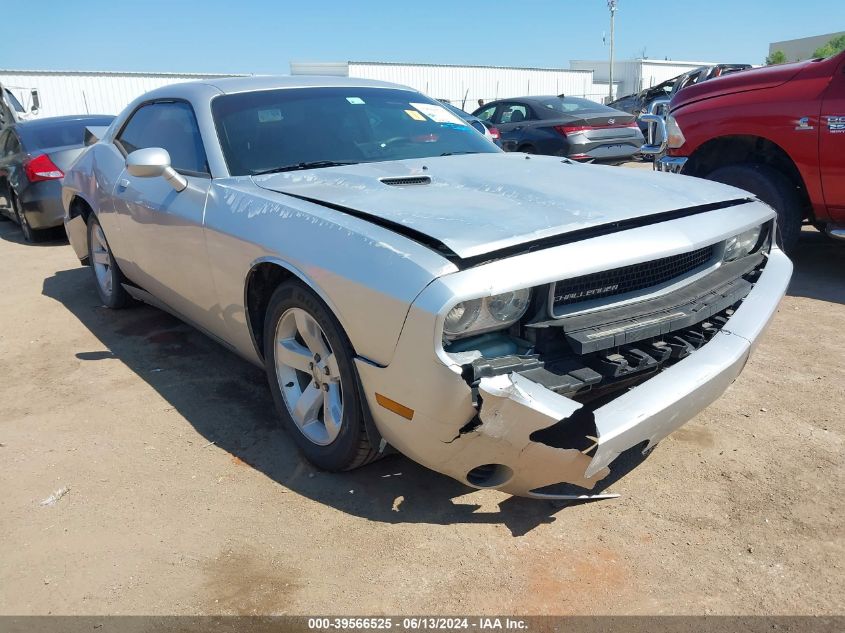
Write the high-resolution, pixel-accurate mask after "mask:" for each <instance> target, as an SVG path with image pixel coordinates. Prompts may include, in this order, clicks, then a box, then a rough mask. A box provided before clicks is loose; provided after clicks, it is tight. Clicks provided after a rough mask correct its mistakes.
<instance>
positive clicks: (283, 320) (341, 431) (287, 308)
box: [264, 281, 376, 471]
mask: <svg viewBox="0 0 845 633" xmlns="http://www.w3.org/2000/svg"><path fill="white" fill-rule="evenodd" d="M353 358H354V351H353V349H352V345H351V344H350V343H349V340H348V339H347V337H346V334H345V333H344V332H343V329H342V328H341V327H340V324H339V323H338V322H337V319H335V317H334V315H333V314H332V313H331V312H330V311H329V309H328V308H327V307H326V305H325V304H324V303H323V301H322V300H321V299H320V298H319V297H318V296H317V295H316V294H315V293H314V292H313V291H311V290H310V289H309V288H307V287H306V286H304V285H303V284H301V283H299V282H296V281H290V282H285V283H283V284H281V285H280V286H279V287H278V288H277V289H276V291H275V292H274V293H273V297H272V298H271V299H270V305H269V307H268V308H267V318H266V319H265V326H264V364H265V369H266V371H267V378H268V380H269V382H270V391H271V392H272V393H273V400H274V401H275V403H276V408H277V409H278V411H279V415H280V417H281V419H282V423H283V425H284V427H285V428H286V429H287V431H288V433H289V434H290V436H291V437H292V438H293V440H294V441H295V442H296V444H297V445H298V446H299V448H300V450H301V451H302V452H303V453H304V454H305V457H307V458H308V460H309V461H310V462H312V463H313V464H315V465H316V466H318V467H320V468H322V469H325V470H332V471H338V470H351V469H353V468H356V467H358V466H362V465H363V464H366V463H367V462H369V461H372V460H373V459H374V458H375V457H376V451H375V450H374V448H373V447H372V446H371V445H370V442H369V439H368V436H367V432H366V428H365V424H364V413H363V406H362V402H361V396H360V391H359V389H358V377H357V373H356V371H355V366H354V365H353Z"/></svg>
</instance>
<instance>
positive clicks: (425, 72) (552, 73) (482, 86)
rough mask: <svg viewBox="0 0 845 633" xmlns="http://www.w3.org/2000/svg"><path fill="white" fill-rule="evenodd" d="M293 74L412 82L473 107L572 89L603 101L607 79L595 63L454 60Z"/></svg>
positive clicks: (324, 67)
mask: <svg viewBox="0 0 845 633" xmlns="http://www.w3.org/2000/svg"><path fill="white" fill-rule="evenodd" d="M290 73H291V75H330V76H341V77H358V78H361V79H377V80H381V81H389V82H392V83H397V84H401V85H403V86H409V87H411V88H414V89H416V90H419V91H420V92H422V93H424V94H427V95H428V96H430V97H433V98H435V99H444V100H446V101H449V102H450V103H452V104H454V105H456V106H458V107H464V108H465V109H466V110H468V111H472V110H474V109H475V108H476V107H477V106H478V100H479V99H481V100H483V101H485V102H487V101H493V100H495V99H502V98H507V97H518V96H528V95H558V94H567V95H570V96H573V97H585V98H587V99H592V100H594V101H602V100H604V98H605V97H606V96H607V84H606V83H605V84H603V85H596V84H595V83H594V82H593V71H592V70H591V69H583V70H581V69H579V70H572V69H567V68H518V67H503V66H453V65H449V64H400V63H387V62H354V61H349V62H291V64H290Z"/></svg>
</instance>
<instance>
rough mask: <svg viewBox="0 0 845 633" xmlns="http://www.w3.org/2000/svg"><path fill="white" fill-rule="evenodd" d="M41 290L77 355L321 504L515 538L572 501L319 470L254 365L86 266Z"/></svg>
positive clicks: (399, 473) (399, 466)
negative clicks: (76, 331) (130, 379)
mask: <svg viewBox="0 0 845 633" xmlns="http://www.w3.org/2000/svg"><path fill="white" fill-rule="evenodd" d="M42 292H43V294H44V295H45V296H47V297H51V298H52V299H55V300H56V301H58V302H60V303H61V304H63V305H64V306H65V307H66V308H67V309H68V310H69V311H70V312H71V313H72V314H73V315H74V316H75V317H76V318H77V319H79V321H80V322H82V323H83V324H84V325H85V326H86V327H87V328H88V329H89V330H90V331H91V332H92V333H93V334H94V335H95V336H96V337H97V338H98V339H99V340H100V341H101V343H102V344H103V346H104V347H105V350H102V349H96V350H85V351H80V352H79V353H77V354H76V357H77V358H79V359H80V360H83V361H86V362H97V361H100V360H103V359H111V358H117V359H119V360H121V361H122V362H123V363H125V364H126V365H127V366H128V367H129V368H130V369H132V370H133V371H134V372H135V373H136V374H137V375H138V376H140V377H141V378H142V379H143V380H145V381H146V382H147V383H148V384H149V385H150V386H151V387H153V388H154V389H155V390H156V391H157V392H158V393H159V394H160V395H161V396H162V397H163V398H164V399H166V400H167V401H168V403H169V404H170V406H172V407H174V408H175V409H176V410H177V411H178V412H179V413H180V414H181V415H182V416H184V417H185V419H186V420H188V422H189V423H190V424H192V425H193V426H194V427H195V428H196V430H197V431H198V432H199V433H200V434H202V436H203V437H205V438H206V439H207V440H208V442H214V443H215V445H216V446H218V447H220V448H222V449H224V450H226V451H228V452H229V453H231V454H232V455H233V456H235V457H237V458H238V459H240V460H241V461H243V462H245V463H246V464H249V465H250V466H252V467H253V468H256V469H258V470H259V471H261V472H262V473H264V474H266V475H267V476H268V477H270V478H271V479H273V480H275V481H277V482H279V483H281V484H282V485H284V486H285V487H287V488H289V489H291V490H294V491H295V492H297V493H299V494H301V495H304V496H306V497H308V498H311V499H313V500H315V501H317V502H319V503H324V504H327V505H330V506H332V507H335V508H337V509H338V510H341V511H343V512H347V513H349V514H353V515H357V516H361V517H364V518H367V519H370V520H372V521H380V522H385V523H430V524H437V525H449V524H453V523H491V524H504V525H506V526H507V527H508V528H509V529H510V531H511V532H512V534H513V535H514V536H520V535H523V534H525V533H527V532H528V531H530V530H532V529H533V528H535V527H537V526H538V525H541V524H544V523H551V522H553V521H554V520H555V517H554V515H555V514H556V513H558V512H559V511H561V510H562V509H564V508H566V507H567V506H568V505H572V504H568V503H566V502H561V501H546V500H542V501H541V500H535V499H523V498H518V497H509V498H506V499H505V500H504V501H502V502H501V503H500V504H499V512H476V511H477V510H478V509H479V507H480V506H479V505H478V504H477V503H473V500H472V495H471V494H470V493H474V492H475V491H474V490H473V489H472V488H469V487H467V486H464V485H463V484H461V483H459V482H457V481H455V480H453V479H451V478H449V477H445V476H443V475H440V474H438V473H435V472H432V471H430V470H428V469H426V468H424V467H422V466H419V465H418V464H416V463H414V462H412V461H411V460H409V459H407V458H405V457H403V456H401V455H390V456H388V457H386V458H384V459H382V460H379V461H377V462H375V463H374V464H371V465H369V466H366V467H364V468H361V469H359V470H356V471H353V472H349V473H341V474H333V473H326V472H322V471H318V470H316V469H315V468H314V467H313V466H311V465H310V464H309V463H308V462H306V461H304V459H303V458H302V457H301V456H300V454H299V453H298V451H297V449H296V447H295V445H294V443H293V442H292V441H291V440H290V439H289V437H288V436H287V435H286V434H285V433H284V432H283V431H282V430H281V429H279V428H278V427H276V422H275V420H276V414H275V412H274V409H273V402H272V398H271V396H270V391H269V389H268V388H267V384H266V378H265V375H264V372H263V371H262V370H261V369H259V368H257V367H254V366H253V365H251V364H249V363H247V362H246V361H244V360H242V359H241V358H239V357H238V356H236V355H234V354H233V353H231V352H229V351H228V350H226V349H224V348H223V347H221V346H219V345H218V344H216V343H214V342H213V341H212V340H210V339H209V338H207V337H206V336H204V335H203V334H201V333H200V332H198V331H197V330H195V329H193V328H192V327H190V326H188V325H185V324H184V323H182V322H181V321H179V320H177V319H175V318H173V317H171V316H170V315H168V314H166V313H165V312H162V311H159V310H157V309H154V308H151V307H149V306H145V305H136V306H133V307H132V308H129V309H126V310H117V311H113V310H109V309H107V308H105V307H103V306H101V305H100V303H99V300H98V297H97V294H96V291H95V289H94V283H93V280H92V279H91V271H90V269H89V268H87V267H79V268H74V269H70V270H63V271H59V272H57V273H55V274H54V275H53V276H51V277H48V278H47V279H45V281H44V285H43V290H42ZM149 413H150V415H155V414H156V411H155V410H151V411H150V412H149ZM198 450H200V449H198ZM642 459H643V458H642V457H641V456H640V455H639V454H638V453H637V454H632V455H630V456H623V458H620V459H618V460H617V462H616V463H615V466H617V468H615V469H614V473H613V474H612V475H611V476H610V477H608V478H607V479H606V480H605V481H602V482H600V485H599V487H600V489H602V490H603V489H606V488H607V487H608V486H609V485H611V484H613V483H614V482H616V481H618V479H619V478H620V477H622V476H624V475H625V474H627V472H629V471H630V469H632V468H634V467H635V466H636V465H637V464H638V463H639V462H641V461H642ZM350 491H354V492H350ZM598 491H599V490H598V489H597V490H596V492H598ZM561 492H563V491H561ZM566 492H568V493H570V492H574V493H576V494H582V493H583V492H584V491H583V490H581V489H578V488H574V489H572V490H567V491H566ZM468 494H470V496H468V497H464V495H468ZM603 503H613V502H612V501H605V502H603Z"/></svg>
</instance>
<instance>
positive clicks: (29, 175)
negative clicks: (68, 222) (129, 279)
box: [0, 115, 114, 242]
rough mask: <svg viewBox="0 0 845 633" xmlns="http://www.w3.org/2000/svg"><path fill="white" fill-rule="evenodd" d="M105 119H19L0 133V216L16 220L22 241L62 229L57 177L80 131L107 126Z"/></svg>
mask: <svg viewBox="0 0 845 633" xmlns="http://www.w3.org/2000/svg"><path fill="white" fill-rule="evenodd" d="M113 119H114V117H112V116H106V115H86V116H64V117H50V118H45V119H35V120H32V121H20V122H16V123H15V124H13V125H10V126H7V127H6V128H4V129H2V131H0V213H2V214H3V215H5V216H7V217H9V218H10V219H12V220H14V221H15V222H17V223H18V224H19V225H20V227H21V231H23V235H24V239H25V240H26V241H27V242H32V241H35V240H36V239H37V237H38V233H39V231H42V230H44V229H49V228H52V227H56V226H61V225H62V219H63V218H64V209H63V208H62V185H61V179H62V177H64V172H65V170H67V168H68V167H69V166H70V164H71V163H72V162H73V161H74V159H75V158H76V157H77V156H79V154H80V153H81V152H82V150H83V148H84V136H85V128H86V127H88V126H108V125H110V124H111V122H112V120H113Z"/></svg>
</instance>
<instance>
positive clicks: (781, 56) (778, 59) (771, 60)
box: [766, 51, 786, 66]
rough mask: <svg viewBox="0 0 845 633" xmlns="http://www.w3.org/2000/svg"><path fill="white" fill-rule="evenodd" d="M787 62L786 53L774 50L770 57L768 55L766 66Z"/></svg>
mask: <svg viewBox="0 0 845 633" xmlns="http://www.w3.org/2000/svg"><path fill="white" fill-rule="evenodd" d="M785 63H786V53H784V52H783V51H774V52H773V53H771V54H770V55H769V56H768V57H766V66H771V65H773V64H785Z"/></svg>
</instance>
